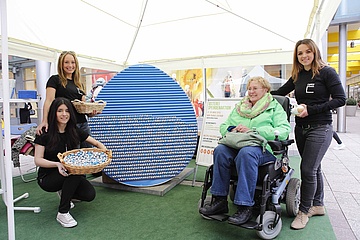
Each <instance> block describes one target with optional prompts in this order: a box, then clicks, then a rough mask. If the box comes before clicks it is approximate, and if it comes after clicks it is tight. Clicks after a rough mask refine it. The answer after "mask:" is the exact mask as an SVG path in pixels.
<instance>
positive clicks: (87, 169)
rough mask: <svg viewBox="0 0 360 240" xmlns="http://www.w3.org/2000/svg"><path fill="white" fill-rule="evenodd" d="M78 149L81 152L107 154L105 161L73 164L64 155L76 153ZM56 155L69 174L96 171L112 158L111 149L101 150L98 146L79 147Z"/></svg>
mask: <svg viewBox="0 0 360 240" xmlns="http://www.w3.org/2000/svg"><path fill="white" fill-rule="evenodd" d="M79 151H83V152H85V153H86V152H103V153H105V154H106V155H107V159H106V161H105V162H103V163H100V164H96V165H86V166H79V165H76V166H75V165H73V164H70V163H69V162H67V161H66V157H67V156H68V155H70V154H76V153H77V152H79ZM57 157H58V158H59V159H60V162H61V163H62V164H63V165H64V167H65V168H66V169H67V171H68V173H69V174H91V173H97V172H100V171H101V170H103V169H104V168H105V167H106V166H107V165H109V164H110V162H111V158H112V152H111V150H102V149H99V148H81V149H74V150H70V151H67V152H64V153H58V155H57Z"/></svg>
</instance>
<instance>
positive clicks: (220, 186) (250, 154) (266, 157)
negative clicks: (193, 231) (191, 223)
mask: <svg viewBox="0 0 360 240" xmlns="http://www.w3.org/2000/svg"><path fill="white" fill-rule="evenodd" d="M270 88H271V85H270V83H269V82H268V81H267V80H266V79H264V78H263V77H253V78H250V79H249V81H248V83H247V91H248V95H247V96H245V97H244V98H243V99H242V100H241V101H240V102H239V103H238V104H236V106H235V108H234V109H233V110H232V112H231V113H230V115H229V116H228V118H227V120H226V121H225V122H224V123H222V124H221V126H220V132H221V135H222V136H224V135H225V134H226V132H228V131H231V132H247V131H249V130H251V129H254V128H256V131H257V132H258V133H259V134H260V135H261V136H262V137H264V138H265V139H266V140H274V139H275V135H274V131H276V130H277V131H278V132H279V133H280V134H279V136H278V138H279V139H280V140H285V139H286V138H287V137H288V135H289V133H290V131H291V127H290V124H289V122H288V120H287V114H286V112H285V111H284V109H283V107H282V106H281V105H280V104H279V103H278V102H277V100H276V99H274V98H273V97H272V95H271V94H270V93H269V92H270ZM275 160H276V157H275V156H274V155H273V154H272V150H271V148H270V146H269V145H267V146H266V150H265V151H263V148H262V147H261V146H245V147H243V148H241V149H240V150H237V149H234V148H231V147H228V146H226V145H223V144H219V145H218V146H217V147H216V148H215V150H214V165H213V178H212V186H211V191H210V192H211V194H212V202H211V204H210V205H205V206H204V207H201V208H199V212H200V213H201V214H203V215H216V214H223V213H227V212H228V211H229V210H228V201H227V195H228V194H229V185H230V177H231V168H232V166H235V167H236V171H237V174H238V181H237V187H236V191H235V196H234V204H235V205H237V207H238V210H237V212H236V213H235V214H234V215H232V216H231V217H229V218H228V221H229V223H231V224H235V225H241V224H244V223H246V222H247V221H248V220H250V219H251V217H252V208H253V206H254V204H255V202H254V195H255V188H256V182H257V176H258V166H260V165H262V164H264V163H266V162H270V161H275Z"/></svg>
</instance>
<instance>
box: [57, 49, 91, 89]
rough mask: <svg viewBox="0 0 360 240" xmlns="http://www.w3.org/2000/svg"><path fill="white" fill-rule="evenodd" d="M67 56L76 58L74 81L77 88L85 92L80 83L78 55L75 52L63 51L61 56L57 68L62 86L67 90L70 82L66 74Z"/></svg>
mask: <svg viewBox="0 0 360 240" xmlns="http://www.w3.org/2000/svg"><path fill="white" fill-rule="evenodd" d="M66 55H71V56H73V57H74V60H75V65H76V68H75V71H74V72H73V73H72V80H73V81H74V84H75V86H77V87H78V88H79V89H80V90H81V91H84V88H83V86H82V84H81V82H80V69H79V61H78V59H77V57H76V53H75V52H73V51H63V52H62V53H61V54H60V56H59V59H58V67H57V68H58V74H59V77H60V82H61V85H62V86H63V87H64V88H65V87H66V85H67V81H68V80H67V78H66V75H65V72H64V59H65V56H66Z"/></svg>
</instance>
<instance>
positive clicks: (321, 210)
mask: <svg viewBox="0 0 360 240" xmlns="http://www.w3.org/2000/svg"><path fill="white" fill-rule="evenodd" d="M324 215H325V207H324V206H312V207H311V208H310V209H309V212H308V217H312V216H324Z"/></svg>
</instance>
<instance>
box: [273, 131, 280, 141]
mask: <svg viewBox="0 0 360 240" xmlns="http://www.w3.org/2000/svg"><path fill="white" fill-rule="evenodd" d="M274 135H275V141H279V135H280V132H279V130H275V131H274Z"/></svg>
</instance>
